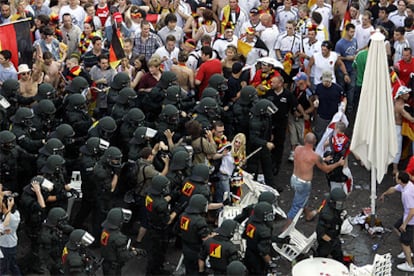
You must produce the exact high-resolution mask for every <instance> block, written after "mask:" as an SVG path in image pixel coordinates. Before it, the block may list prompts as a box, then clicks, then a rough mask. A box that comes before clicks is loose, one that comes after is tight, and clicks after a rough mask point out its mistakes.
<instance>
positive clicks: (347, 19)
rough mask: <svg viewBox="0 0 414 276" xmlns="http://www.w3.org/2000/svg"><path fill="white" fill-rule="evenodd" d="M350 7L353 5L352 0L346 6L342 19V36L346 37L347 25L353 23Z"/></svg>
mask: <svg viewBox="0 0 414 276" xmlns="http://www.w3.org/2000/svg"><path fill="white" fill-rule="evenodd" d="M350 7H351V1H348V6H347V7H346V11H345V14H344V19H342V35H341V37H345V33H346V25H348V24H349V23H351V12H350V11H349V8H350Z"/></svg>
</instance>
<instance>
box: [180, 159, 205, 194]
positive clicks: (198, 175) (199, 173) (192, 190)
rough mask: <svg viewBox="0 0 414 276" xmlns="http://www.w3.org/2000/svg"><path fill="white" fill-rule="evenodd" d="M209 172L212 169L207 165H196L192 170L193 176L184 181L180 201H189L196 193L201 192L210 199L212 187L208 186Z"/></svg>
mask: <svg viewBox="0 0 414 276" xmlns="http://www.w3.org/2000/svg"><path fill="white" fill-rule="evenodd" d="M209 173H210V171H209V168H208V166H207V165H205V164H197V165H194V166H193V168H192V170H191V176H190V177H188V178H186V179H185V180H184V181H183V184H182V188H181V190H180V200H179V201H180V202H183V201H187V202H188V201H189V200H190V198H191V197H192V196H193V195H195V194H201V195H202V196H204V197H205V198H206V199H208V198H209V197H210V189H209V187H208V186H207V183H208V178H209Z"/></svg>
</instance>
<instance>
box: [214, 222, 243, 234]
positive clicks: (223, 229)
mask: <svg viewBox="0 0 414 276" xmlns="http://www.w3.org/2000/svg"><path fill="white" fill-rule="evenodd" d="M238 226H239V224H238V223H237V221H235V220H231V219H226V220H225V221H223V222H222V223H221V225H220V227H219V228H218V229H216V230H215V232H216V233H218V234H220V235H222V236H224V237H226V238H231V237H233V235H234V232H235V231H236V228H237V227H238Z"/></svg>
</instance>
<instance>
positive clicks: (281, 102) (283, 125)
mask: <svg viewBox="0 0 414 276" xmlns="http://www.w3.org/2000/svg"><path fill="white" fill-rule="evenodd" d="M266 98H267V99H268V100H269V101H271V102H272V103H274V105H275V106H276V107H277V112H276V113H275V114H273V116H272V123H273V129H272V134H273V144H274V145H275V148H274V149H273V150H272V169H273V174H274V175H277V174H278V173H279V169H280V164H281V162H282V155H283V148H284V145H285V139H286V131H287V126H288V117H289V113H291V112H293V111H294V110H296V107H297V105H298V102H297V100H296V98H295V97H294V96H293V94H292V93H291V92H290V91H288V90H287V89H283V92H282V93H281V94H279V95H277V94H276V93H275V92H274V91H273V90H270V91H269V92H267V93H266Z"/></svg>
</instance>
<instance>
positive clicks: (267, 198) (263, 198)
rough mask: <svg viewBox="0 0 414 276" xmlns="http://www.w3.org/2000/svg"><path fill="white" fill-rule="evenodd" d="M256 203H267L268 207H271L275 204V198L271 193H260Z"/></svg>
mask: <svg viewBox="0 0 414 276" xmlns="http://www.w3.org/2000/svg"><path fill="white" fill-rule="evenodd" d="M258 202H267V203H269V204H270V205H273V204H274V203H275V202H276V196H275V195H274V194H273V193H272V192H267V191H266V192H262V193H261V194H260V195H259V199H258Z"/></svg>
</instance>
